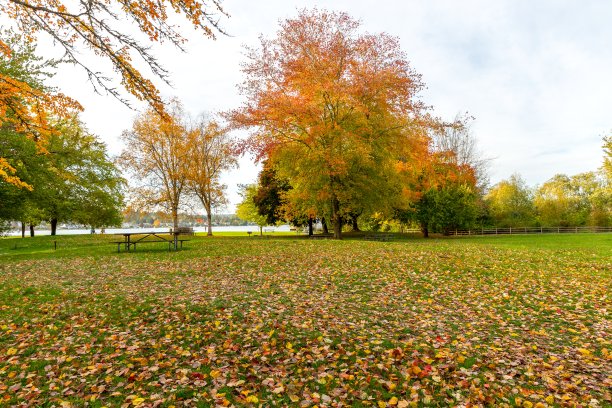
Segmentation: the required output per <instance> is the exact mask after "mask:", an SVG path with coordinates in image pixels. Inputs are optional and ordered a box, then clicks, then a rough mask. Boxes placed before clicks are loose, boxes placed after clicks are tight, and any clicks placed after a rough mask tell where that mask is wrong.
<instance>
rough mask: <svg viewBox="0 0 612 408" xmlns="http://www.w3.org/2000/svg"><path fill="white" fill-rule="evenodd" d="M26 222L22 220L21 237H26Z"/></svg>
mask: <svg viewBox="0 0 612 408" xmlns="http://www.w3.org/2000/svg"><path fill="white" fill-rule="evenodd" d="M25 231H26V224H25V222H23V221H21V238H25Z"/></svg>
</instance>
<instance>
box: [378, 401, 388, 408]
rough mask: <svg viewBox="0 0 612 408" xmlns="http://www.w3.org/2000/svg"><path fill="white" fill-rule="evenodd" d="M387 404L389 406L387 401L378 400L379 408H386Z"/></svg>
mask: <svg viewBox="0 0 612 408" xmlns="http://www.w3.org/2000/svg"><path fill="white" fill-rule="evenodd" d="M386 406H387V403H386V402H385V401H378V407H379V408H385V407H386Z"/></svg>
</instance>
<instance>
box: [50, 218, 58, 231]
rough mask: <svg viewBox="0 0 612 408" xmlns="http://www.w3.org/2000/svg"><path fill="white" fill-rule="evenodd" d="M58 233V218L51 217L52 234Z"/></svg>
mask: <svg viewBox="0 0 612 408" xmlns="http://www.w3.org/2000/svg"><path fill="white" fill-rule="evenodd" d="M56 234H57V218H51V235H56Z"/></svg>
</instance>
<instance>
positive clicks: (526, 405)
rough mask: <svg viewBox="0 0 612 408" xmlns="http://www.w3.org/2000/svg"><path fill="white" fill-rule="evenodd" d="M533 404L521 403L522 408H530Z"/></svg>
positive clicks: (528, 402)
mask: <svg viewBox="0 0 612 408" xmlns="http://www.w3.org/2000/svg"><path fill="white" fill-rule="evenodd" d="M531 407H533V404H532V403H531V402H530V401H523V408H531Z"/></svg>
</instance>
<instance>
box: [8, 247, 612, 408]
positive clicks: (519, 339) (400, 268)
mask: <svg viewBox="0 0 612 408" xmlns="http://www.w3.org/2000/svg"><path fill="white" fill-rule="evenodd" d="M37 239H38V240H40V241H38V242H40V243H42V244H44V245H43V246H44V247H45V248H47V247H48V244H49V243H50V242H52V241H50V239H49V238H37ZM58 239H63V241H61V242H60V244H62V245H60V249H59V250H58V251H56V252H52V251H51V252H50V251H48V250H47V249H45V250H44V251H43V252H41V251H39V252H36V249H33V250H31V251H30V250H27V249H26V250H23V252H22V253H21V254H20V253H19V247H18V245H15V243H16V242H17V241H13V240H10V239H5V240H2V241H1V242H0V245H1V248H0V255H1V256H0V284H1V288H0V405H2V406H57V407H59V406H91V407H101V406H108V407H114V406H125V407H132V406H140V407H149V406H154V407H155V406H162V407H170V406H176V407H179V406H203V407H206V406H215V405H217V406H297V407H313V406H319V407H323V406H327V407H340V406H374V407H392V406H397V407H408V406H426V405H429V406H455V405H459V406H522V407H546V406H594V407H604V406H610V405H611V404H612V400H611V398H612V397H611V394H610V388H611V386H612V377H611V375H612V350H611V344H610V336H609V334H610V328H611V321H610V307H611V299H610V293H611V291H610V288H611V287H612V285H611V283H612V279H611V277H612V272H611V271H612V249H611V248H612V236H610V235H599V236H595V235H589V236H578V235H576V236H573V237H567V236H563V237H557V238H555V237H505V238H499V239H486V238H480V239H478V238H476V239H453V240H429V241H426V240H414V239H413V240H407V241H400V242H389V243H387V242H384V243H382V242H364V241H357V240H352V241H351V240H346V241H343V242H335V241H318V240H317V241H312V240H298V239H290V238H284V239H255V238H213V239H210V238H208V239H206V238H200V239H197V240H193V241H192V242H190V243H188V249H186V250H184V251H182V252H179V253H168V252H164V251H162V250H157V249H154V248H155V246H154V245H153V246H151V247H150V249H143V250H142V251H139V252H138V253H135V254H134V253H131V254H127V253H121V254H116V253H113V247H112V246H110V245H108V244H107V243H105V242H104V239H109V238H92V237H83V238H58ZM71 240H72V241H71ZM9 241H10V242H9ZM20 242H21V241H20ZM24 242H28V241H27V240H26V241H24ZM29 242H36V241H34V240H33V241H29ZM576 243H577V244H576ZM42 244H41V245H42ZM11 245H15V248H14V249H13V248H12V247H11ZM79 245H81V247H80V250H74V248H79ZM62 248H65V250H64V251H63V252H62ZM41 254H42V255H41ZM39 255H40V256H39Z"/></svg>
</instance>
